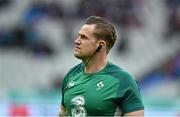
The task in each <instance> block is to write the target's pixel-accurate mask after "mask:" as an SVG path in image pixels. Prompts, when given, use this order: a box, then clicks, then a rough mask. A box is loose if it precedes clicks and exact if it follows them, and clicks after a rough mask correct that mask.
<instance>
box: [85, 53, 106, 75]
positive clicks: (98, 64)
mask: <svg viewBox="0 0 180 117" xmlns="http://www.w3.org/2000/svg"><path fill="white" fill-rule="evenodd" d="M87 61H88V60H85V61H84V63H86V62H87ZM106 64H107V55H102V54H97V55H96V56H95V57H94V58H92V60H90V62H89V63H88V64H87V65H86V66H85V68H84V72H85V73H88V74H91V73H96V72H98V71H100V70H102V69H103V68H104V67H105V66H106Z"/></svg>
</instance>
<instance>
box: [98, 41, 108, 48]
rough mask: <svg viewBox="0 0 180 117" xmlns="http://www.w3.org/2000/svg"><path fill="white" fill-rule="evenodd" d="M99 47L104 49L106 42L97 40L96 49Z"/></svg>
mask: <svg viewBox="0 0 180 117" xmlns="http://www.w3.org/2000/svg"><path fill="white" fill-rule="evenodd" d="M99 46H101V48H106V42H105V41H104V40H99V41H98V43H97V47H99Z"/></svg>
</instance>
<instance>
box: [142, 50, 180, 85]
mask: <svg viewBox="0 0 180 117" xmlns="http://www.w3.org/2000/svg"><path fill="white" fill-rule="evenodd" d="M141 79H142V80H140V82H139V83H140V85H141V87H143V88H145V87H148V86H151V85H152V86H153V85H154V83H155V82H156V83H160V82H163V81H165V80H170V81H174V82H179V80H180V51H179V52H177V54H176V55H174V56H173V57H171V58H170V59H168V60H167V61H165V62H164V63H163V64H161V65H160V66H158V67H157V68H155V69H153V70H152V71H151V72H150V73H147V74H145V76H143V78H141Z"/></svg>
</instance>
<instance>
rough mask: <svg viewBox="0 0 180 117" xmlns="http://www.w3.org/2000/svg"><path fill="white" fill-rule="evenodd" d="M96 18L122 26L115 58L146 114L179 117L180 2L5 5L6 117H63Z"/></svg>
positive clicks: (26, 1)
mask: <svg viewBox="0 0 180 117" xmlns="http://www.w3.org/2000/svg"><path fill="white" fill-rule="evenodd" d="M90 15H97V16H102V17H104V18H106V19H108V20H109V21H111V22H112V23H113V24H114V25H115V26H116V29H117V33H118V41H117V43H116V45H115V47H114V48H113V49H112V51H111V53H110V55H109V60H110V61H112V62H113V63H115V64H118V65H120V66H121V67H122V68H124V69H126V70H128V71H129V72H131V73H132V74H133V75H134V76H135V78H136V80H137V81H138V82H139V86H140V90H141V93H142V97H143V102H144V105H145V116H147V117H148V116H149V117H150V116H180V0H0V116H57V115H58V112H59V108H60V103H61V84H62V80H63V78H64V75H65V74H66V73H67V71H68V70H69V69H70V68H71V67H72V66H74V65H75V64H77V63H79V62H81V61H79V60H77V59H76V58H74V57H73V48H74V40H75V38H76V35H77V32H78V30H79V28H80V27H81V26H82V24H83V23H84V20H85V18H86V17H88V16H90Z"/></svg>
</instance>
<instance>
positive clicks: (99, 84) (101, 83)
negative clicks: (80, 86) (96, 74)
mask: <svg viewBox="0 0 180 117" xmlns="http://www.w3.org/2000/svg"><path fill="white" fill-rule="evenodd" d="M103 87H104V83H103V82H102V81H100V82H98V83H97V84H96V90H101V89H102V88H103Z"/></svg>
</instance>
